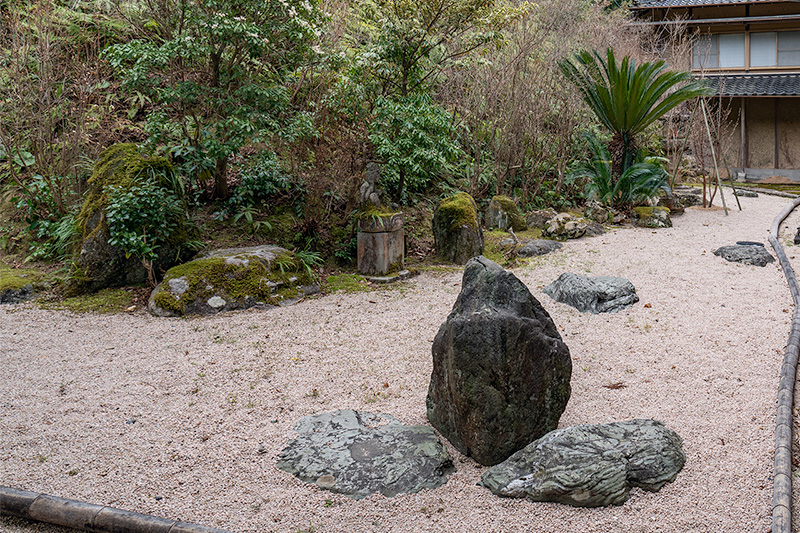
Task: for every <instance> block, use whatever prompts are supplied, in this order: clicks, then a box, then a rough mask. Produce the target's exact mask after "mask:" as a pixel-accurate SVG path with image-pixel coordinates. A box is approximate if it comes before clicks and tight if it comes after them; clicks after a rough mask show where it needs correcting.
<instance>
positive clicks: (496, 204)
mask: <svg viewBox="0 0 800 533" xmlns="http://www.w3.org/2000/svg"><path fill="white" fill-rule="evenodd" d="M486 227H487V228H490V229H494V228H497V229H502V230H507V229H508V228H511V229H513V230H514V231H525V230H526V229H528V225H527V224H526V223H525V219H524V218H523V217H522V215H520V213H519V209H518V208H517V204H516V203H515V202H514V200H512V199H511V198H509V197H508V196H495V197H494V198H492V201H491V202H489V207H488V208H487V209H486Z"/></svg>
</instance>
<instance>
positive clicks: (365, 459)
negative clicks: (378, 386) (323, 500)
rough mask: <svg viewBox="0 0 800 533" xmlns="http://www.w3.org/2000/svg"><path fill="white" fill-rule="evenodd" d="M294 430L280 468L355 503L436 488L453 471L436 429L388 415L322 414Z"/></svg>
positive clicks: (342, 412) (445, 480)
mask: <svg viewBox="0 0 800 533" xmlns="http://www.w3.org/2000/svg"><path fill="white" fill-rule="evenodd" d="M295 430H296V431H297V432H298V433H299V435H298V437H297V438H296V439H294V440H293V441H291V442H290V443H289V445H288V446H287V447H286V448H284V450H283V451H282V452H281V454H280V456H279V457H278V464H277V466H278V468H280V469H281V470H284V471H286V472H289V473H290V474H293V475H295V476H297V477H298V478H300V479H302V480H303V481H307V482H309V483H316V485H317V486H318V487H319V488H321V489H327V490H330V491H332V492H338V493H341V494H345V495H347V496H351V497H353V498H356V499H359V498H363V497H365V496H368V495H370V494H373V493H375V492H380V493H381V494H383V495H384V496H390V497H391V496H396V495H397V494H402V493H413V492H419V491H420V490H422V489H433V488H436V487H439V486H441V485H443V484H444V483H445V482H447V474H449V473H451V472H452V471H453V470H454V469H453V462H452V460H451V459H450V455H449V454H448V453H447V450H445V448H444V446H443V445H442V442H441V441H440V440H439V438H438V437H437V436H436V434H435V433H434V431H433V428H430V427H428V426H404V425H402V424H401V423H400V422H399V421H398V420H396V419H395V418H394V417H391V416H389V415H383V414H373V413H367V412H358V411H351V410H341V411H335V412H332V413H322V414H318V415H312V416H307V417H305V418H302V419H301V420H300V421H299V422H298V423H297V425H296V426H295Z"/></svg>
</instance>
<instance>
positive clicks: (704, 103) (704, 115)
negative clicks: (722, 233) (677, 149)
mask: <svg viewBox="0 0 800 533" xmlns="http://www.w3.org/2000/svg"><path fill="white" fill-rule="evenodd" d="M700 107H701V108H702V110H703V121H704V122H705V123H706V132H708V142H709V144H711V159H712V160H713V161H714V171H715V172H716V173H717V187H718V188H719V197H720V198H722V209H723V210H724V211H725V216H728V206H727V205H725V195H724V194H722V183H721V182H720V179H719V167H718V166H717V156H716V153H715V152H714V139H713V137H711V127H710V126H709V125H708V113H707V112H706V101H705V100H703V98H702V97H701V98H700Z"/></svg>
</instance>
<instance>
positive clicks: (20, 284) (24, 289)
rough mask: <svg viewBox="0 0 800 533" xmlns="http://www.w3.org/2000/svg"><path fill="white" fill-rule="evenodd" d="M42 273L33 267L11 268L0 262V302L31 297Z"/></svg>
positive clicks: (11, 301) (13, 301) (22, 300)
mask: <svg viewBox="0 0 800 533" xmlns="http://www.w3.org/2000/svg"><path fill="white" fill-rule="evenodd" d="M43 277H44V275H43V274H42V273H41V272H40V271H39V270H36V269H33V268H11V267H9V266H6V265H2V264H0V304H15V303H19V302H24V301H25V300H30V299H31V298H33V296H34V293H35V291H36V287H37V286H38V285H40V284H41V282H42V279H43Z"/></svg>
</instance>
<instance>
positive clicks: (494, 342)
mask: <svg viewBox="0 0 800 533" xmlns="http://www.w3.org/2000/svg"><path fill="white" fill-rule="evenodd" d="M571 375H572V360H571V359H570V355H569V349H568V348H567V345H566V344H564V342H563V341H562V340H561V336H560V335H559V334H558V331H557V329H556V326H555V324H553V321H552V320H551V318H550V315H548V314H547V311H545V309H544V308H543V307H542V306H541V304H540V303H539V302H538V301H537V300H536V298H534V297H533V295H532V294H531V293H530V291H529V290H528V288H527V287H526V286H525V285H524V284H523V283H522V282H521V281H520V280H519V279H517V278H516V277H515V276H514V275H513V274H511V273H510V272H506V271H505V270H503V268H502V267H500V266H499V265H497V264H496V263H494V262H492V261H490V260H489V259H486V258H485V257H483V256H481V257H476V258H474V259H471V260H470V261H469V262H468V263H467V266H466V268H465V269H464V279H463V283H462V289H461V294H459V296H458V299H457V300H456V303H455V305H454V306H453V311H452V312H451V313H450V315H449V316H448V317H447V320H446V321H445V323H444V324H443V325H442V327H441V328H439V332H438V333H437V335H436V338H435V339H434V341H433V372H432V375H431V383H430V387H429V389H428V398H427V408H428V420H430V422H431V424H432V425H433V426H434V427H435V428H437V429H438V430H439V431H440V432H441V433H442V435H444V436H445V437H446V438H447V439H448V440H449V441H450V442H451V443H452V444H453V446H455V447H456V449H458V450H459V451H460V452H461V453H463V454H464V455H468V456H472V457H473V458H474V459H475V461H477V462H478V463H480V464H483V465H494V464H497V463H499V462H501V461H503V460H505V459H506V458H507V457H508V456H509V455H511V454H512V453H514V452H515V451H517V450H520V449H522V448H524V447H525V446H526V445H528V444H529V443H530V442H532V441H533V440H535V439H537V438H539V437H541V436H542V435H544V434H545V433H547V432H548V431H551V430H553V429H555V428H556V426H557V425H558V419H559V418H560V417H561V414H562V413H563V412H564V408H565V407H566V405H567V401H568V400H569V396H570V377H571Z"/></svg>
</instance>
